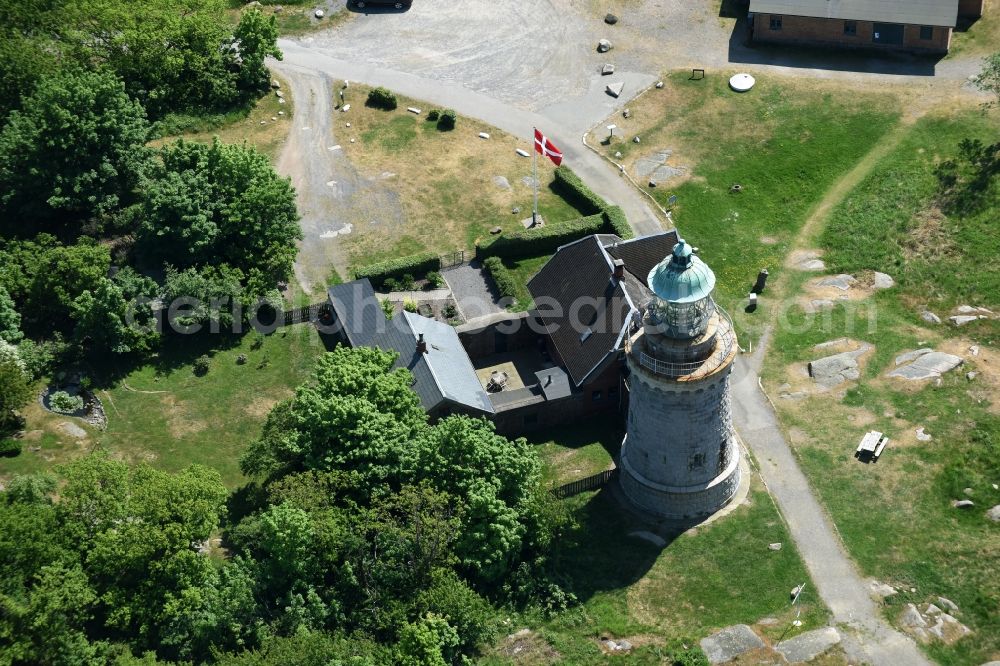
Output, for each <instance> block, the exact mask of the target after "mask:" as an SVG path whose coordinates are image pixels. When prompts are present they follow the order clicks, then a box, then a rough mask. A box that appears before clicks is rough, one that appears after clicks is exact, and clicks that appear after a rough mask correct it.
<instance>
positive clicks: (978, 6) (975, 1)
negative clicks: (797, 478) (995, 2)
mask: <svg viewBox="0 0 1000 666" xmlns="http://www.w3.org/2000/svg"><path fill="white" fill-rule="evenodd" d="M983 4H984V3H983V0H958V15H959V16H961V17H962V18H979V17H980V16H982V15H983Z"/></svg>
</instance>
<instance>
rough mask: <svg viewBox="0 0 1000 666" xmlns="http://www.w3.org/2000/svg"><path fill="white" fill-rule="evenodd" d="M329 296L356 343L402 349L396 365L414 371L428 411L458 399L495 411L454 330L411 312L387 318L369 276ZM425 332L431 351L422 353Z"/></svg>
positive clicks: (417, 389) (416, 387) (415, 383)
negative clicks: (421, 338) (420, 340)
mask: <svg viewBox="0 0 1000 666" xmlns="http://www.w3.org/2000/svg"><path fill="white" fill-rule="evenodd" d="M328 295H329V300H330V305H331V306H332V307H333V309H334V311H335V312H336V314H337V319H338V321H339V322H340V324H341V326H343V330H344V333H345V335H346V336H347V339H348V342H349V343H350V345H351V346H352V347H378V348H379V349H384V350H386V351H395V352H398V354H399V358H398V359H397V360H396V364H395V367H397V368H406V369H407V370H409V371H410V373H411V374H412V375H413V390H414V392H416V394H417V395H418V396H420V403H421V405H423V407H424V409H425V410H427V411H430V410H433V409H435V408H437V407H439V406H440V405H441V404H442V403H443V402H452V403H455V404H458V405H462V406H465V407H469V408H471V409H473V410H478V411H483V412H492V411H493V408H492V405H491V403H490V400H489V397H488V396H487V395H486V391H484V390H483V387H482V385H480V383H479V379H478V378H477V377H476V370H475V368H474V367H473V366H472V361H470V360H469V356H468V354H467V353H466V352H465V348H464V347H462V343H461V342H460V341H459V339H458V334H457V333H456V332H455V329H454V328H452V327H451V326H448V325H446V324H442V323H440V322H435V321H433V320H430V319H426V320H425V319H424V318H423V317H420V316H419V315H414V314H411V313H409V312H404V313H402V314H400V315H397V316H395V317H393V318H392V319H391V320H388V319H386V318H385V313H384V312H383V311H382V306H381V304H379V302H378V299H377V298H376V297H375V290H374V289H372V286H371V283H370V282H369V281H368V280H355V281H354V282H349V283H347V284H341V285H337V286H335V287H330V289H329V290H328ZM420 333H423V334H424V341H425V342H427V347H428V352H427V353H426V354H418V353H417V337H418V335H419V334H420Z"/></svg>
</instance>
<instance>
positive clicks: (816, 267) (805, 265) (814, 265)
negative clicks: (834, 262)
mask: <svg viewBox="0 0 1000 666" xmlns="http://www.w3.org/2000/svg"><path fill="white" fill-rule="evenodd" d="M799 269H801V270H803V271H823V270H826V264H825V263H824V262H823V260H822V259H806V260H805V261H803V262H802V263H800V264H799Z"/></svg>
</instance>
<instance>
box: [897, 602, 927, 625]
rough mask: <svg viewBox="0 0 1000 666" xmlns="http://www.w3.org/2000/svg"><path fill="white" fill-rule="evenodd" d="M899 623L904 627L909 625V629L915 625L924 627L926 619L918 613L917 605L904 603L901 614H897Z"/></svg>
mask: <svg viewBox="0 0 1000 666" xmlns="http://www.w3.org/2000/svg"><path fill="white" fill-rule="evenodd" d="M899 623H900V624H902V625H903V626H904V627H910V628H911V629H913V628H916V627H926V626H927V621H926V620H925V619H924V616H923V615H921V614H920V611H918V610H917V607H916V606H914V605H913V604H906V609H904V610H903V614H902V615H900V616H899Z"/></svg>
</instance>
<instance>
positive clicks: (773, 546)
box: [767, 541, 781, 550]
mask: <svg viewBox="0 0 1000 666" xmlns="http://www.w3.org/2000/svg"><path fill="white" fill-rule="evenodd" d="M767 547H768V548H769V549H770V550H781V542H780V541H779V542H775V543H769V544H767Z"/></svg>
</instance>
